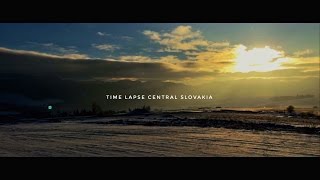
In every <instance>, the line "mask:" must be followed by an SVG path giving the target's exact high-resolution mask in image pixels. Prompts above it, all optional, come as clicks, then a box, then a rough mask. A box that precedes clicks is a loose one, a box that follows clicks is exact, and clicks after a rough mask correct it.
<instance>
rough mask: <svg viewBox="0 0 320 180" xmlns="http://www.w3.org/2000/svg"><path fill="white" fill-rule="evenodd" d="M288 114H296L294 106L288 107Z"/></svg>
mask: <svg viewBox="0 0 320 180" xmlns="http://www.w3.org/2000/svg"><path fill="white" fill-rule="evenodd" d="M287 112H288V113H290V114H292V113H294V107H293V106H292V105H290V106H288V107H287Z"/></svg>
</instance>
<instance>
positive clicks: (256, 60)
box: [234, 45, 288, 72]
mask: <svg viewBox="0 0 320 180" xmlns="http://www.w3.org/2000/svg"><path fill="white" fill-rule="evenodd" d="M235 54H236V59H235V66H234V70H235V71H236V72H250V71H256V72H267V71H273V70H278V69H281V64H282V63H283V62H286V61H287V60H288V59H287V58H286V57H284V53H283V52H281V51H277V50H275V49H272V48H270V47H269V46H265V47H264V48H253V49H251V50H247V47H245V46H243V45H239V46H238V47H237V48H236V51H235Z"/></svg>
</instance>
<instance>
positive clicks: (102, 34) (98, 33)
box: [97, 31, 110, 36]
mask: <svg viewBox="0 0 320 180" xmlns="http://www.w3.org/2000/svg"><path fill="white" fill-rule="evenodd" d="M97 35H98V36H110V34H107V33H104V32H100V31H99V32H97Z"/></svg>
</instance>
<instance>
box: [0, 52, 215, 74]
mask: <svg viewBox="0 0 320 180" xmlns="http://www.w3.org/2000/svg"><path fill="white" fill-rule="evenodd" d="M0 72H1V73H13V74H25V75H55V76H58V77H61V78H71V79H93V78H94V79H95V78H100V79H103V78H105V79H108V78H137V79H150V80H172V79H173V80H175V79H182V78H190V77H199V76H204V75H208V74H209V73H207V72H196V71H193V72H191V71H181V70H180V71H177V70H175V69H174V68H172V67H170V66H168V65H167V64H166V63H162V62H126V61H110V60H100V59H68V58H63V57H57V56H51V55H46V54H40V53H39V54H37V53H29V52H20V51H14V50H3V49H1V50H0Z"/></svg>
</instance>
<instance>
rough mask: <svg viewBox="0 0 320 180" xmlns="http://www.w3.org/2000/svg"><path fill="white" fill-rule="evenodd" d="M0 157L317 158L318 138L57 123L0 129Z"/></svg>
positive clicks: (156, 127) (256, 132) (286, 134)
mask: <svg viewBox="0 0 320 180" xmlns="http://www.w3.org/2000/svg"><path fill="white" fill-rule="evenodd" d="M0 156H54V157H56V156H59V157H60V156H121V157H122V156H320V136H319V135H317V134H315V135H312V134H311V135H310V134H309V135H308V134H301V133H292V132H283V131H255V130H242V129H225V128H213V127H183V126H182V127H181V126H180V127H177V126H164V127H158V126H136V125H110V124H108V125H105V124H103V125H102V124H95V123H83V122H82V121H62V122H59V123H18V124H3V125H0Z"/></svg>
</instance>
